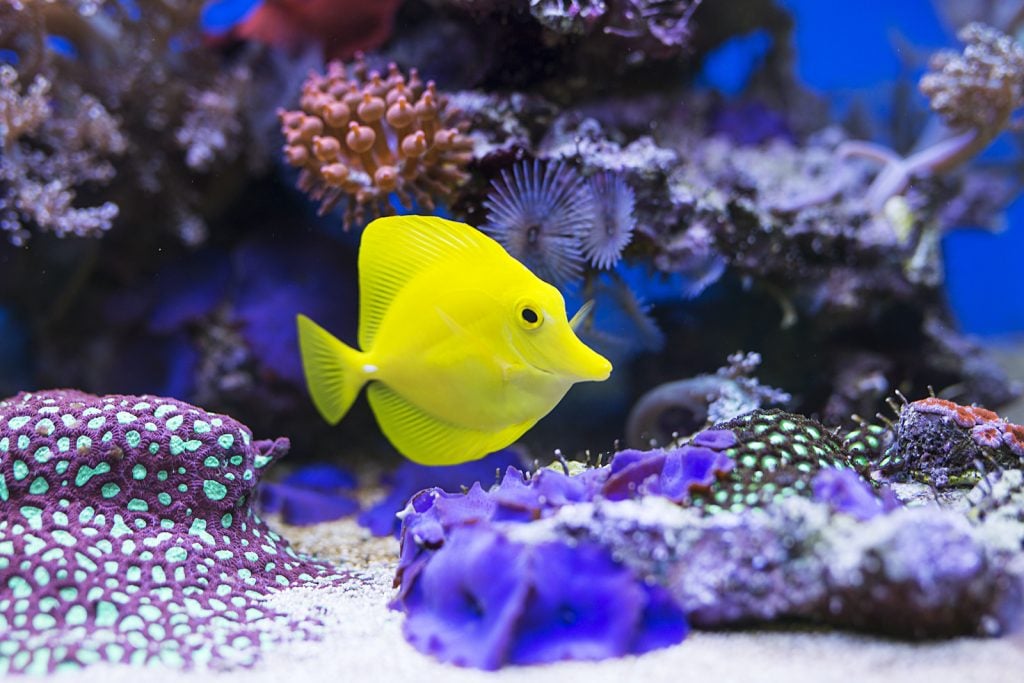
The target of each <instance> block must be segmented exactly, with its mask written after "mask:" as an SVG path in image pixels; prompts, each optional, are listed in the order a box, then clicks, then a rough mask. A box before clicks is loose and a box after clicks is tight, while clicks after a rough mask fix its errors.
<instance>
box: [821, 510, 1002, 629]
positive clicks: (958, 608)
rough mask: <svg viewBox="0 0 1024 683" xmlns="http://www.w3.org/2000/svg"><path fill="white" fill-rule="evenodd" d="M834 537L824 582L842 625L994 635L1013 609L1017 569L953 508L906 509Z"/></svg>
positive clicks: (831, 608) (861, 627) (833, 609)
mask: <svg viewBox="0 0 1024 683" xmlns="http://www.w3.org/2000/svg"><path fill="white" fill-rule="evenodd" d="M837 540H840V541H841V544H842V545H841V546H836V547H835V554H834V555H833V557H832V558H831V561H830V563H829V566H828V576H827V582H828V585H829V589H830V593H832V594H833V597H832V598H831V600H830V606H829V609H830V611H831V612H832V613H834V614H835V615H836V619H837V621H839V622H840V623H842V624H843V625H846V626H851V627H854V628H859V629H865V630H870V631H872V632H875V633H885V634H890V635H895V636H899V637H901V638H940V637H949V636H953V635H959V634H964V633H968V634H975V635H998V634H999V633H1002V632H1004V631H1005V630H1006V629H1007V628H1008V627H1009V626H1010V625H1012V623H1013V619H1014V615H1015V614H1017V613H1019V610H1020V607H1021V586H1022V584H1021V577H1020V576H1019V575H1015V574H1014V572H1013V571H1012V570H1011V569H1010V568H1009V558H1008V557H1007V555H1006V553H1005V552H1003V551H1000V550H998V549H994V548H993V547H992V546H991V545H989V544H986V542H985V540H984V537H982V536H980V535H979V534H977V533H975V532H974V531H973V530H972V528H971V526H970V525H969V524H968V522H967V521H966V520H965V519H964V518H962V517H961V516H960V515H957V514H954V513H942V512H940V511H938V510H934V509H922V508H915V509H906V510H903V511H898V512H895V513H893V514H892V515H886V516H882V517H879V518H878V519H877V520H873V522H872V523H871V526H870V527H863V528H860V529H856V530H852V531H850V532H848V533H847V534H846V537H845V538H842V539H837ZM850 558H854V559H853V561H852V562H850Z"/></svg>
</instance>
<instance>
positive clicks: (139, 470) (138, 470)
mask: <svg viewBox="0 0 1024 683" xmlns="http://www.w3.org/2000/svg"><path fill="white" fill-rule="evenodd" d="M145 478H146V466H145V465H143V464H141V463H140V464H137V465H135V466H134V467H132V479H135V480H136V481H141V480H143V479H145Z"/></svg>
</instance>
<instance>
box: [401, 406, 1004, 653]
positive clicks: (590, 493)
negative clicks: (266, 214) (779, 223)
mask: <svg viewBox="0 0 1024 683" xmlns="http://www.w3.org/2000/svg"><path fill="white" fill-rule="evenodd" d="M936 438H941V433H937V434H936ZM866 462H867V461H866V460H865V458H863V457H858V456H855V455H854V454H853V453H851V452H849V451H847V450H846V447H845V446H843V445H842V444H841V443H840V442H839V440H838V439H837V438H835V437H834V436H833V435H831V434H830V433H829V432H828V431H827V430H826V429H825V428H824V427H823V426H822V425H820V424H818V423H815V422H814V421H812V420H809V419H807V418H803V417H800V416H797V415H793V414H789V413H783V412H781V411H755V412H753V413H748V414H746V415H744V416H741V417H739V418H736V419H734V420H732V421H729V422H726V423H721V424H717V425H715V426H714V427H713V428H711V429H708V430H705V431H701V432H699V433H698V434H697V435H696V436H695V437H694V438H693V439H692V441H690V442H689V443H687V444H684V445H682V446H678V447H674V448H669V449H657V450H650V451H622V452H620V453H618V454H616V455H615V456H614V458H613V459H612V461H611V463H610V464H609V465H605V466H602V467H598V468H583V469H582V470H580V469H578V468H577V469H576V470H575V472H574V473H573V474H570V470H569V469H568V468H566V470H565V471H564V472H563V471H561V470H560V469H556V468H555V467H552V468H549V469H544V470H540V471H538V472H536V473H534V474H533V475H532V476H530V477H527V476H525V475H524V474H523V473H522V472H520V471H519V470H517V469H515V468H509V469H508V470H507V471H506V474H505V476H504V478H503V479H502V481H501V482H500V483H498V484H496V485H494V486H492V487H490V488H489V489H486V490H485V489H484V488H483V487H481V486H480V485H475V486H474V487H473V488H471V489H469V490H468V491H466V492H464V493H461V494H451V493H446V492H443V491H441V490H439V489H428V490H426V491H423V492H421V493H419V494H417V495H416V496H414V497H413V499H412V500H411V501H410V503H409V505H408V506H407V507H406V509H405V511H404V513H403V515H402V516H403V526H402V551H401V558H400V561H399V566H398V573H397V577H396V582H397V584H398V586H399V590H398V596H397V597H396V599H395V606H396V607H397V608H399V609H401V610H402V611H404V612H406V613H407V620H406V623H405V634H406V637H407V638H408V640H409V641H410V642H411V643H412V644H413V645H414V646H415V647H417V648H418V649H420V650H423V651H425V652H428V653H430V654H433V655H435V656H437V657H438V658H440V659H442V660H445V661H451V662H454V663H457V664H462V665H468V666H474V667H480V668H496V667H498V666H501V665H504V664H512V663H528V662H533V661H554V660H557V659H564V658H586V659H590V658H600V657H610V656H617V655H620V654H622V653H625V652H633V651H638V649H637V648H638V647H639V646H638V645H637V643H644V644H647V645H652V644H653V645H655V646H657V645H664V644H669V643H672V642H677V641H678V640H679V639H680V638H682V637H683V635H684V633H685V627H684V626H683V619H684V618H685V623H688V624H691V625H693V626H696V627H701V628H720V627H723V626H732V625H740V624H751V623H758V622H768V621H773V620H777V619H801V620H806V621H812V622H817V623H825V624H830V625H833V626H839V627H845V628H852V629H857V630H866V631H870V632H873V633H884V634H888V635H892V636H895V637H899V638H905V639H923V638H941V637H951V636H955V635H967V634H974V635H999V634H1002V633H1005V632H1007V631H1008V630H1010V629H1011V628H1013V627H1014V625H1015V623H1016V621H1017V619H1018V618H1019V616H1020V612H1021V609H1022V606H1024V602H1022V600H1024V566H1022V565H1021V563H1020V561H1019V556H1020V551H1021V548H1022V545H1021V543H1022V541H1024V525H1022V523H1021V522H1022V518H1021V517H1020V514H1019V513H1020V506H1019V501H1018V502H1017V508H1016V510H1017V516H1016V517H1008V516H1007V515H1006V514H1005V513H1002V514H1001V513H1000V512H999V511H1000V510H1006V509H1007V508H1008V507H1009V506H1010V505H1012V504H1013V503H1012V501H1013V500H1016V499H1019V489H1020V477H1019V469H1018V470H1007V471H1005V472H1003V476H1005V484H1006V485H1003V484H1001V482H1003V479H1002V478H1001V477H997V478H994V479H993V481H994V482H995V485H996V486H1000V487H1001V491H1002V492H1001V493H999V494H994V493H985V492H984V490H981V492H977V493H973V492H972V494H971V496H972V497H973V500H974V501H975V503H974V505H975V508H976V509H977V510H979V511H980V510H982V509H984V510H986V511H987V512H986V514H987V516H985V517H984V519H985V520H986V521H978V520H980V519H982V517H983V515H982V513H981V512H976V513H972V514H970V515H965V514H964V511H965V510H966V505H964V504H958V505H957V506H953V507H947V508H939V507H937V506H936V505H935V504H931V505H928V506H924V507H922V506H909V507H908V506H904V504H903V503H901V502H900V501H899V499H898V498H897V497H896V495H895V494H894V493H893V491H891V490H889V489H888V488H887V487H886V486H885V485H880V484H878V483H877V482H875V481H874V480H873V478H870V477H868V476H867V472H866V469H864V465H865V464H866ZM858 471H860V472H863V473H864V474H860V473H859V472H858ZM1007 485H1008V486H1007ZM976 491H978V490H977V489H976ZM1015 497H1016V498H1015ZM962 500H963V499H962ZM982 500H992V501H994V502H993V503H992V504H989V505H987V506H985V507H984V508H982V507H981V506H980V501H982ZM972 520H973V521H972ZM566 544H570V545H572V546H573V547H574V548H575V549H576V552H575V553H574V554H572V555H571V556H570V555H569V554H567V553H566V551H565V550H564V547H565V545H566ZM456 558H457V559H456ZM467 558H468V559H467ZM559 558H561V559H559ZM611 558H613V559H611ZM519 563H525V564H523V569H522V570H521V571H515V572H509V573H508V575H507V576H506V575H505V574H504V573H502V572H505V571H506V570H507V568H508V567H509V566H513V567H518V566H519ZM559 563H560V564H559ZM570 569H571V573H572V576H573V577H574V579H575V580H573V581H570V580H568V579H566V580H564V581H560V580H553V578H554V577H559V576H561V575H562V572H566V571H569V570H570ZM534 571H537V572H541V571H542V575H543V576H545V577H547V578H548V579H552V580H548V581H541V580H539V579H538V578H534V576H535V575H534V574H533V573H532V572H534ZM495 572H499V574H500V578H499V579H496V578H495V577H496V574H495ZM617 584H621V585H620V586H619V587H618V588H615V589H614V594H608V595H604V594H601V593H600V591H602V590H605V586H609V585H617ZM573 586H589V587H588V588H587V589H586V590H587V591H590V592H592V593H593V594H594V595H592V596H590V597H589V598H588V599H584V598H583V597H581V594H580V591H581V590H582V589H577V588H573ZM499 587H500V589H499ZM663 591H664V592H663ZM642 595H646V599H644V598H642V597H641V596H642ZM431 596H434V597H431ZM438 596H446V597H438ZM577 601H579V602H577ZM609 601H610V602H612V603H614V604H618V602H623V601H624V602H623V605H622V610H623V613H624V614H628V615H630V616H628V617H627V618H623V619H622V620H620V621H618V622H617V623H616V624H614V625H613V624H610V623H608V622H606V621H605V620H603V619H602V618H601V617H600V616H599V614H600V613H599V612H593V611H591V610H593V607H592V606H593V605H594V604H607V603H609ZM551 604H560V605H561V606H562V612H560V614H562V615H563V616H562V617H560V618H555V617H554V616H552V615H551V614H548V616H547V617H546V622H545V623H546V626H543V628H546V630H544V631H542V633H543V634H544V639H541V638H540V637H539V636H538V635H537V629H538V628H542V626H540V625H538V623H537V621H536V620H537V618H538V617H537V615H538V613H539V614H547V611H546V610H549V609H550V607H549V605H551ZM652 614H657V615H658V616H657V617H653V616H651V615H652ZM521 643H531V644H535V647H534V649H532V650H524V649H522V647H521ZM527 653H528V654H527Z"/></svg>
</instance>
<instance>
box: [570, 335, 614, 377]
mask: <svg viewBox="0 0 1024 683" xmlns="http://www.w3.org/2000/svg"><path fill="white" fill-rule="evenodd" d="M580 350H581V352H580V353H579V354H578V359H577V362H576V363H574V365H575V367H574V368H573V374H574V375H575V376H576V378H577V380H576V381H578V382H603V381H605V380H606V379H608V377H609V375H611V374H612V364H611V361H609V360H608V359H607V358H605V357H604V356H602V355H601V354H599V353H598V352H597V351H594V350H593V349H592V348H590V347H589V346H587V345H586V344H584V343H582V342H580Z"/></svg>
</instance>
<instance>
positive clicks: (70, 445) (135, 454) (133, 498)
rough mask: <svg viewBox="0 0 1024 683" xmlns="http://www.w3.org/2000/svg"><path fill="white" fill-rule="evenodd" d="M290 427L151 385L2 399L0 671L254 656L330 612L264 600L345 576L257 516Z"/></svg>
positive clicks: (220, 661) (311, 632)
mask: <svg viewBox="0 0 1024 683" xmlns="http://www.w3.org/2000/svg"><path fill="white" fill-rule="evenodd" d="M287 449H288V441H287V439H277V440H274V441H270V440H266V441H254V440H253V439H252V433H251V431H250V430H249V429H248V428H246V427H245V426H243V425H242V424H240V423H239V422H237V421H236V420H234V419H232V418H230V417H227V416H225V415H216V414H212V413H207V412H205V411H203V410H201V409H199V408H196V407H194V406H191V405H189V404H187V403H183V402H181V401H176V400H174V399H169V398H158V397H153V396H102V397H101V396H93V395H90V394H85V393H81V392H78V391H71V390H55V391H45V392H38V393H22V394H19V395H17V396H15V397H12V398H9V399H6V400H4V401H0V631H2V632H4V638H3V641H2V643H0V671H2V672H3V673H29V672H31V673H45V672H48V671H55V670H58V669H67V668H75V667H78V666H84V665H87V664H91V663H94V662H98V661H107V662H120V663H131V664H158V663H159V664H163V665H168V666H174V667H184V668H189V667H193V666H199V665H213V666H231V665H246V664H251V663H253V662H254V661H255V660H256V659H257V658H258V657H259V654H260V650H261V647H263V646H266V645H269V644H270V643H272V642H275V641H277V640H284V639H291V638H294V637H295V632H298V633H300V634H302V635H303V637H309V638H313V637H315V636H316V628H317V626H318V624H316V623H315V622H311V621H308V620H293V619H290V618H288V617H286V616H284V615H283V614H280V613H277V612H275V611H274V610H272V609H270V608H268V607H267V606H266V605H263V604H262V603H261V601H262V599H263V598H265V597H266V596H267V595H268V594H270V593H272V592H274V591H277V590H280V589H282V588H284V587H287V586H294V585H297V584H302V583H305V582H311V581H313V580H314V579H323V580H328V581H341V580H342V579H343V577H342V576H340V575H338V574H336V573H335V572H334V570H333V569H332V568H331V567H330V566H329V565H327V564H323V563H319V562H316V561H313V560H312V559H310V558H308V557H305V556H302V555H299V554H297V553H296V552H295V551H294V550H292V548H291V547H290V546H289V544H288V542H287V541H285V540H284V539H282V538H281V537H280V536H278V535H277V534H276V533H274V532H273V531H271V530H270V529H269V528H268V527H267V526H266V524H264V522H263V521H262V520H261V519H260V518H259V517H258V516H257V515H256V514H255V512H254V511H253V509H252V506H251V504H250V503H251V499H252V495H253V492H254V491H255V488H256V484H257V482H258V480H259V477H260V474H261V472H262V470H263V469H264V468H266V467H267V466H268V465H269V464H271V463H272V462H274V461H275V460H276V459H277V458H279V457H281V456H282V455H283V454H284V453H285V452H286V451H287Z"/></svg>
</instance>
